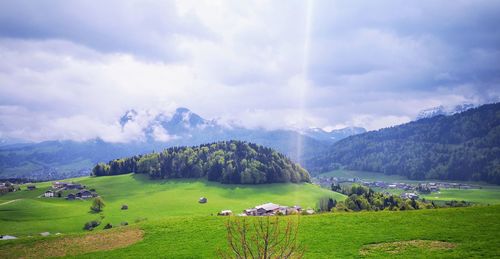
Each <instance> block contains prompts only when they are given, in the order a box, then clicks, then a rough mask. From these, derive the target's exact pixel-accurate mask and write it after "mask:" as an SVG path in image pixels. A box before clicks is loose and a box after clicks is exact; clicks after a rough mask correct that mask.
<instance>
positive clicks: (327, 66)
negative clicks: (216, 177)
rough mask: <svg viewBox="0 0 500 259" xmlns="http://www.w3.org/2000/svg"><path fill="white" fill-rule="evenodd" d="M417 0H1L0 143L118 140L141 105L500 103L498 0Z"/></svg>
mask: <svg viewBox="0 0 500 259" xmlns="http://www.w3.org/2000/svg"><path fill="white" fill-rule="evenodd" d="M103 2H104V3H103ZM412 2H413V3H411V2H410V1H314V0H312V1H286V2H283V1H255V2H253V1H252V2H251V1H218V0H208V1H198V0H196V1H194V0H193V1H190V0H182V1H165V0H163V1H121V0H120V1H63V0H61V1H57V0H51V1H43V0H39V1H24V0H3V1H0V138H20V139H28V140H32V141H41V140H47V139H74V140H85V139H89V138H95V137H101V138H104V139H106V140H110V141H113V140H116V141H118V140H119V139H121V140H123V138H124V136H121V137H117V136H118V135H120V134H122V133H120V127H119V124H118V119H119V117H120V116H121V115H122V114H123V113H124V112H125V111H126V110H129V109H132V108H134V109H137V110H159V111H162V110H165V111H171V110H173V109H175V107H179V106H182V107H188V108H189V109H191V110H193V111H194V112H196V113H198V114H200V115H201V116H203V117H205V118H210V119H213V118H215V119H218V120H220V121H225V122H232V123H237V124H241V125H244V126H247V127H263V128H268V129H275V128H290V127H292V128H297V127H322V128H325V129H333V128H340V127H344V126H362V127H365V128H367V129H378V128H381V127H386V126H390V125H395V124H400V123H403V122H407V121H410V120H412V119H413V118H415V116H416V115H417V113H418V112H419V111H420V110H422V109H425V108H430V107H434V106H438V105H444V106H453V105H455V104H460V103H474V104H483V103H489V102H496V101H498V100H499V96H500V26H499V24H500V15H498V13H500V1H482V0H477V1H460V0H458V1H435V0H433V1H412Z"/></svg>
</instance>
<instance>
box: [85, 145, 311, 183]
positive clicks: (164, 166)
mask: <svg viewBox="0 0 500 259" xmlns="http://www.w3.org/2000/svg"><path fill="white" fill-rule="evenodd" d="M130 172H135V173H138V174H148V175H149V176H150V177H151V178H154V179H165V178H205V177H206V178H207V179H208V180H209V181H217V182H221V183H241V184H262V183H280V182H294V183H298V182H309V181H310V179H309V173H308V172H307V171H306V170H304V169H303V168H302V167H301V166H300V165H298V164H295V163H293V162H292V161H291V160H290V159H288V158H287V157H286V156H284V155H283V154H281V153H278V152H276V151H275V150H273V149H271V148H267V147H264V146H260V145H256V144H252V143H248V142H243V141H221V142H216V143H211V144H205V145H200V146H195V147H172V148H168V149H165V150H164V151H162V152H160V153H150V154H146V155H139V156H133V157H128V158H122V159H115V160H112V161H110V162H108V163H107V164H104V163H100V164H97V165H96V166H95V167H94V169H93V170H92V173H93V175H95V176H104V175H118V174H127V173H130Z"/></svg>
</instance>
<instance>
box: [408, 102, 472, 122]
mask: <svg viewBox="0 0 500 259" xmlns="http://www.w3.org/2000/svg"><path fill="white" fill-rule="evenodd" d="M474 107H476V106H475V105H474V104H471V103H463V104H458V105H455V106H450V107H445V106H443V105H440V106H437V107H432V108H428V109H425V110H422V111H420V112H419V113H418V115H417V117H416V118H415V119H416V120H420V119H425V118H432V117H435V116H438V115H453V114H456V113H461V112H464V111H466V110H469V109H472V108H474Z"/></svg>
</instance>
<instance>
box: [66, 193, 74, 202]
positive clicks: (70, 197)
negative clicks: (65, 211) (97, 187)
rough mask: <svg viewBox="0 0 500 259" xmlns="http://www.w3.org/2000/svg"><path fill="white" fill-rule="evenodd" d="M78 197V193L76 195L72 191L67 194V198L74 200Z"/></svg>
mask: <svg viewBox="0 0 500 259" xmlns="http://www.w3.org/2000/svg"><path fill="white" fill-rule="evenodd" d="M74 199H76V195H74V194H73V193H70V194H68V196H66V200H74Z"/></svg>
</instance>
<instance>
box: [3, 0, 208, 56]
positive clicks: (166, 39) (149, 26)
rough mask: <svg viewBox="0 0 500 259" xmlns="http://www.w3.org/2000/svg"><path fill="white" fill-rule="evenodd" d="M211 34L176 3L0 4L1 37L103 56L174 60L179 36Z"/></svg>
mask: <svg viewBox="0 0 500 259" xmlns="http://www.w3.org/2000/svg"><path fill="white" fill-rule="evenodd" d="M210 35H211V33H210V32H208V31H207V30H206V28H204V27H203V26H202V25H201V24H200V23H199V21H198V20H197V18H196V17H195V16H192V15H190V14H185V15H180V14H179V13H178V11H177V9H176V5H175V2H174V1H170V0H168V1H64V0H54V1H49V0H41V1H25V0H20V1H1V2H0V37H8V38H22V39H42V40H44V39H61V40H67V41H72V42H75V43H77V44H82V45H86V46H87V47H90V48H93V49H95V50H98V51H101V52H122V53H132V54H134V55H137V56H142V57H147V58H153V59H166V60H175V59H178V58H179V56H181V55H182V53H180V52H179V50H178V48H177V43H176V37H177V36H184V37H193V38H198V37H202V38H206V37H211V36H210Z"/></svg>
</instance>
